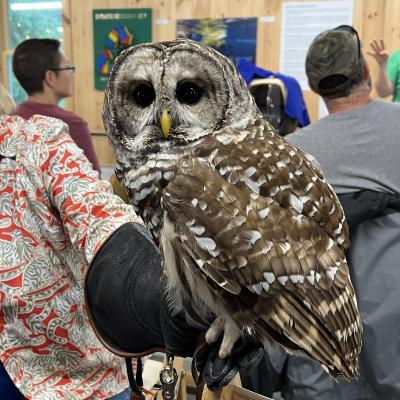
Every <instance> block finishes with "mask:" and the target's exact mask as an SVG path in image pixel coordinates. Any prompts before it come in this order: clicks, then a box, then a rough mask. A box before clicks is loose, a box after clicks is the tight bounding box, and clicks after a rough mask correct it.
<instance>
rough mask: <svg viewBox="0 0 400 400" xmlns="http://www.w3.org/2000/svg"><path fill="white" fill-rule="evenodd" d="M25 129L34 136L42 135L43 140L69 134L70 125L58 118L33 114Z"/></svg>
mask: <svg viewBox="0 0 400 400" xmlns="http://www.w3.org/2000/svg"><path fill="white" fill-rule="evenodd" d="M25 131H26V132H27V133H28V134H29V133H30V134H31V135H33V136H32V137H36V136H38V137H40V138H41V139H42V140H43V141H51V140H53V139H54V138H56V137H58V136H60V135H68V136H69V132H68V125H67V124H66V123H65V122H64V121H62V120H61V119H58V118H53V117H47V116H44V115H33V116H32V117H31V118H29V119H28V120H27V121H26V126H25Z"/></svg>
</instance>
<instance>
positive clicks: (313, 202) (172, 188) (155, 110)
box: [104, 41, 362, 378]
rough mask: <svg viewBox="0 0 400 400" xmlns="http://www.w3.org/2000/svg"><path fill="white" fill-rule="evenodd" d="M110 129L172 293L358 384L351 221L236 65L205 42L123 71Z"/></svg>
mask: <svg viewBox="0 0 400 400" xmlns="http://www.w3.org/2000/svg"><path fill="white" fill-rule="evenodd" d="M104 123H105V126H106V128H107V131H108V135H109V138H110V141H111V143H112V144H113V146H114V149H115V153H116V158H117V162H118V168H117V173H118V177H119V178H120V180H121V181H122V183H123V184H124V185H125V187H126V188H127V190H128V193H129V196H130V200H131V202H132V204H133V205H134V206H135V207H136V209H137V211H138V212H139V213H140V215H141V216H142V217H143V219H144V221H145V222H146V223H147V226H148V227H149V228H150V230H151V231H152V233H153V235H154V238H155V239H156V240H157V241H158V242H159V243H160V246H161V248H162V251H163V256H164V265H165V270H166V274H167V276H168V278H169V283H170V286H171V289H176V294H179V295H180V296H181V298H182V300H183V301H184V303H185V304H187V305H188V306H189V308H191V309H195V310H196V312H197V314H202V313H203V312H208V311H209V310H211V311H212V312H213V313H215V315H216V316H217V318H216V320H215V321H214V323H213V324H212V325H211V327H210V329H209V330H208V332H207V339H208V340H209V341H212V340H215V338H216V337H217V336H218V335H219V334H220V333H222V331H224V340H223V342H222V345H221V350H220V354H221V355H225V354H227V353H229V351H230V349H231V347H232V345H233V343H234V342H235V340H236V339H237V338H238V336H239V335H240V334H241V333H242V332H247V334H254V335H256V336H257V337H259V338H260V339H261V340H263V341H264V342H266V343H267V342H268V341H269V340H274V341H276V342H278V343H280V344H281V345H282V346H283V347H284V348H286V349H287V350H288V351H290V352H302V353H305V354H307V355H308V356H310V357H311V358H313V359H315V360H317V361H318V362H319V363H321V364H322V365H323V366H324V367H325V368H326V369H327V370H328V372H329V373H330V374H331V375H333V376H338V375H343V376H345V377H346V378H351V377H353V376H355V375H356V374H357V373H358V362H357V356H358V353H359V351H360V347H361V333H362V327H361V321H360V316H359V313H358V310H357V304H356V299H355V295H354V290H353V287H352V285H351V282H350V278H349V272H348V267H347V263H346V259H345V255H344V251H345V249H346V248H347V247H348V245H349V240H348V228H347V224H346V222H345V219H344V215H343V210H342V208H341V206H340V204H339V202H338V200H337V198H336V196H335V194H334V193H333V191H332V189H331V187H330V186H329V185H328V184H327V182H326V181H325V180H324V178H323V176H322V174H321V171H320V169H319V167H318V165H317V163H316V162H315V161H313V160H312V159H311V157H310V156H307V155H305V154H304V153H302V152H301V151H300V150H298V149H296V148H295V147H293V146H291V145H290V144H288V143H286V142H285V141H284V140H283V139H282V138H281V137H280V136H279V135H277V134H276V133H275V132H274V130H273V129H272V128H271V126H270V125H269V124H268V123H267V122H265V121H264V120H263V119H262V117H261V115H260V113H259V111H258V109H257V107H256V105H255V103H254V101H253V98H252V96H251V95H250V93H249V91H248V90H247V88H246V85H245V84H244V82H243V80H242V79H241V77H240V76H239V75H238V73H237V71H236V69H235V67H234V66H233V64H232V63H231V62H230V61H229V60H228V59H226V58H225V57H224V56H222V55H221V54H219V53H218V52H216V51H214V50H213V49H211V48H209V47H206V46H204V45H201V44H199V43H195V42H191V41H174V42H163V43H154V44H145V45H139V46H135V47H132V48H130V49H128V50H126V51H124V52H123V53H122V54H121V55H120V56H119V57H118V59H117V60H116V62H115V64H114V68H113V71H112V73H111V77H110V80H109V84H108V88H107V90H106V98H105V105H104Z"/></svg>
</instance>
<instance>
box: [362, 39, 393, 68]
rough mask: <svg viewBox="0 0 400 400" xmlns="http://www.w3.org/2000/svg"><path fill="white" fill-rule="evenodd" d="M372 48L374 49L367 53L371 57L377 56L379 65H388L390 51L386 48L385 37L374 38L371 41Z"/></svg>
mask: <svg viewBox="0 0 400 400" xmlns="http://www.w3.org/2000/svg"><path fill="white" fill-rule="evenodd" d="M369 45H370V48H371V50H372V52H371V51H368V52H367V54H368V55H370V56H371V57H373V58H375V60H376V62H377V63H378V65H380V66H382V65H386V63H387V60H388V58H389V53H388V51H387V50H386V49H385V42H384V41H383V39H379V40H378V39H373V40H371V41H370V42H369Z"/></svg>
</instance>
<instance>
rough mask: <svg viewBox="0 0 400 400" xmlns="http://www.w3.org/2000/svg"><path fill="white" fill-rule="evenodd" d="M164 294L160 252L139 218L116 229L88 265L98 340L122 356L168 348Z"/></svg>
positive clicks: (92, 316) (89, 293) (89, 303)
mask: <svg viewBox="0 0 400 400" xmlns="http://www.w3.org/2000/svg"><path fill="white" fill-rule="evenodd" d="M163 296H164V284H163V281H162V269H161V258H160V254H159V252H158V250H157V248H156V246H155V245H154V243H153V242H152V240H151V238H150V236H149V233H148V232H147V230H146V229H145V228H144V227H143V226H141V225H139V224H136V223H128V224H125V225H123V226H121V227H120V228H118V229H117V230H116V231H115V232H114V233H113V235H112V236H110V237H109V239H108V240H107V241H106V242H105V243H104V244H103V246H102V247H101V249H100V250H99V251H98V253H97V254H96V256H95V258H94V259H93V261H92V263H91V265H90V266H89V268H88V271H87V274H86V279H85V299H86V304H87V308H88V314H89V318H90V321H91V324H92V327H93V329H94V331H95V332H96V334H97V336H98V338H99V339H100V341H101V342H102V343H103V344H104V345H105V346H106V347H107V348H108V349H109V350H110V351H112V352H113V353H115V354H118V355H120V356H123V357H127V356H130V357H132V356H140V355H143V354H146V353H150V352H152V351H157V350H162V349H163V348H164V337H163V334H162V329H161V323H160V317H159V316H160V312H161V310H160V299H162V298H163Z"/></svg>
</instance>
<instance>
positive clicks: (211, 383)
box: [193, 335, 264, 391]
mask: <svg viewBox="0 0 400 400" xmlns="http://www.w3.org/2000/svg"><path fill="white" fill-rule="evenodd" d="M221 341H222V338H220V340H218V341H217V342H215V343H212V344H208V343H204V345H203V346H200V347H199V348H198V349H197V351H196V353H195V354H194V356H193V362H194V363H195V367H196V370H197V372H198V373H199V374H201V375H202V377H203V380H204V383H205V384H206V385H207V387H208V388H209V389H210V390H211V391H216V390H218V389H219V388H221V387H223V386H226V385H227V384H228V383H229V382H230V381H231V380H232V379H233V378H234V377H235V375H236V374H237V373H238V372H239V370H241V369H249V368H251V367H254V366H256V365H257V364H258V363H259V362H260V361H261V358H262V357H263V355H264V347H263V345H262V343H261V342H259V341H258V340H257V339H256V338H255V337H254V336H248V335H246V336H243V337H241V338H240V339H239V340H238V341H237V342H236V343H235V345H234V346H233V349H232V352H231V354H230V355H229V356H227V357H226V358H223V359H222V358H219V356H218V352H219V348H220V346H221Z"/></svg>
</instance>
